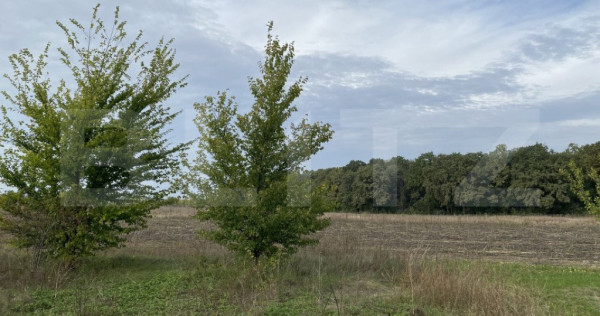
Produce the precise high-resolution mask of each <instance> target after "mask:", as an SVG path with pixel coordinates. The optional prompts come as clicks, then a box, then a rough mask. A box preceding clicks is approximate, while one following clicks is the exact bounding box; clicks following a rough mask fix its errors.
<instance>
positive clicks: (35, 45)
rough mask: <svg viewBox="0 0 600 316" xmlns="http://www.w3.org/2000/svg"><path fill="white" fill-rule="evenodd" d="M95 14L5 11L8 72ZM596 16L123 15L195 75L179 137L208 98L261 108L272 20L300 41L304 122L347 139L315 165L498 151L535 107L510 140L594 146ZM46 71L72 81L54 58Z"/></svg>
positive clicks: (188, 5) (293, 11)
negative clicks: (260, 82) (73, 22)
mask: <svg viewBox="0 0 600 316" xmlns="http://www.w3.org/2000/svg"><path fill="white" fill-rule="evenodd" d="M118 3H119V2H117V1H103V2H102V7H101V15H102V16H103V17H105V19H107V20H109V19H110V18H111V17H112V11H113V8H114V7H115V5H116V4H118ZM91 7H92V6H91V5H90V4H88V3H85V2H80V1H68V2H50V1H46V0H37V1H31V2H27V4H24V3H21V2H10V1H5V2H1V3H0V10H2V12H3V13H4V16H5V18H4V19H3V20H2V22H0V55H2V56H4V57H3V58H1V59H0V70H1V71H0V72H3V73H4V72H9V70H10V69H9V67H8V63H7V60H6V56H7V55H8V54H9V53H14V52H17V51H18V49H20V48H23V47H29V48H30V49H31V50H32V51H33V52H36V53H39V52H41V49H42V48H43V46H44V45H45V43H46V42H47V41H51V42H52V43H53V47H57V46H62V45H64V37H63V35H62V33H61V31H60V30H59V29H58V27H56V26H55V21H56V20H60V21H67V20H68V18H71V17H74V18H76V19H78V20H80V21H82V22H85V21H88V20H89V18H90V15H91ZM31 8H35V10H32V9H31ZM598 12H600V3H598V2H597V1H568V2H566V1H558V0H556V1H544V2H543V3H542V2H539V1H533V0H532V1H518V2H510V3H509V2H501V1H497V2H490V1H486V2H473V1H467V0H451V1H444V2H438V3H435V5H433V4H432V3H431V2H428V3H426V2H415V1H378V2H374V3H373V2H371V3H367V2H363V1H318V0H308V1H302V2H298V1H267V0H258V1H247V2H233V1H230V0H226V1H219V2H214V1H203V0H199V1H193V0H189V1H187V0H185V1H184V0H178V1H157V0H150V1H141V0H135V1H128V2H126V3H123V4H122V8H121V17H122V18H123V19H124V20H127V21H128V30H129V33H130V34H134V33H135V31H137V30H138V29H143V30H144V39H146V40H148V41H149V42H150V44H152V43H156V41H158V39H160V38H161V37H162V36H164V37H165V38H171V37H174V38H175V42H174V44H173V45H174V48H176V49H177V61H178V62H179V63H180V64H181V68H180V71H179V75H181V76H183V75H186V74H189V80H188V82H189V85H188V87H186V88H185V89H183V90H181V91H179V93H178V94H177V95H175V96H174V97H173V98H172V99H171V100H169V104H170V105H172V106H173V108H174V109H176V110H182V111H183V115H182V116H181V117H180V118H179V119H178V121H177V123H176V124H175V125H174V133H173V139H174V140H175V141H184V140H190V139H193V138H194V137H195V136H196V134H197V133H196V132H195V128H194V126H193V124H191V123H190V122H191V119H192V117H193V116H194V115H195V114H194V112H193V110H192V104H193V103H194V102H198V101H202V99H203V97H204V96H205V95H209V94H210V95H214V94H215V93H216V91H217V90H224V89H230V94H232V95H235V96H237V100H238V102H239V104H240V106H241V108H242V110H244V109H247V108H248V107H249V106H250V105H251V104H252V98H251V95H250V93H249V91H248V87H247V77H248V76H256V75H257V74H258V69H257V62H259V61H260V59H261V56H262V50H263V46H264V43H265V40H266V23H267V21H269V20H274V21H275V30H274V33H275V34H278V35H279V37H280V38H281V39H282V40H283V41H295V47H296V53H297V56H296V57H297V58H296V64H295V68H294V70H293V73H292V76H291V77H292V79H295V78H297V77H299V76H308V77H309V82H308V84H307V85H306V87H305V88H306V89H305V91H304V93H303V94H302V96H301V97H300V99H298V102H297V104H298V106H299V109H300V112H299V115H303V114H304V113H306V112H309V113H310V116H311V118H312V119H314V120H321V121H326V122H331V123H332V124H333V127H334V130H335V131H336V134H335V135H334V138H333V140H332V141H331V142H330V143H329V144H327V145H326V147H325V150H324V151H322V152H321V153H319V154H318V155H317V156H316V157H315V159H314V160H313V162H312V167H313V168H318V167H326V166H335V165H343V164H345V163H346V162H347V161H349V160H350V159H362V160H368V159H370V158H371V157H373V156H378V155H381V156H382V157H383V156H386V157H383V158H389V156H391V155H394V154H398V155H404V156H407V157H415V156H418V155H419V154H420V153H422V152H427V151H434V152H454V151H459V152H466V151H487V150H489V149H490V148H493V146H494V144H495V143H497V142H498V141H499V140H500V139H502V137H508V136H507V134H505V133H506V130H507V129H509V128H510V127H511V126H514V125H515V124H516V123H518V122H521V121H519V120H520V119H519V117H520V116H519V115H520V114H522V113H524V112H527V111H533V112H535V113H538V116H537V118H536V119H531V120H530V124H529V126H535V129H536V130H535V131H533V132H531V131H526V130H524V133H525V132H527V133H530V132H531V133H530V135H529V136H527V138H526V139H521V140H520V141H517V140H514V139H513V140H510V139H509V140H510V142H512V143H513V144H518V143H519V142H521V143H531V142H536V141H540V142H544V143H547V144H548V145H550V146H551V147H552V148H557V149H559V148H565V147H566V144H568V143H570V142H577V143H585V142H588V143H589V142H593V141H596V140H597V138H598V136H597V135H600V133H598V132H599V130H598V125H597V124H596V123H597V122H598V120H600V106H598V105H600V75H599V74H600V44H599V43H600V15H599V14H598ZM0 57H1V56H0ZM54 57H56V56H54ZM49 69H50V70H51V74H52V75H54V76H57V74H58V76H57V77H62V76H63V74H66V73H65V72H64V70H60V69H62V68H61V67H60V65H59V64H58V63H56V62H54V63H52V64H51V65H50V68H49ZM61 71H63V72H61ZM2 88H6V82H2V83H0V89H2ZM371 112H372V113H371ZM351 113H355V114H356V113H362V114H360V115H358V114H356V115H355V114H352V115H354V116H355V117H354V118H353V120H356V121H357V122H356V124H355V123H352V122H351V121H349V120H350V119H349V117H348V116H349V115H350V114H351ZM369 113H371V114H369ZM521 123H523V122H521ZM522 125H527V124H525V123H523V124H522ZM390 130H392V131H397V132H394V134H395V135H392V134H390V133H389V131H390ZM381 131H384V132H381ZM377 133H383V134H384V136H385V137H383V136H381V135H379V136H377V135H376V134H377ZM374 135H375V136H374ZM503 135H504V136H503ZM517 136H518V133H517ZM517 138H518V137H517ZM522 138H524V137H522ZM378 139H379V141H378ZM393 143H395V144H393ZM386 144H390V145H389V147H386ZM553 146H555V147H553Z"/></svg>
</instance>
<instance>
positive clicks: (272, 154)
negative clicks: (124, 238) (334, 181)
mask: <svg viewBox="0 0 600 316" xmlns="http://www.w3.org/2000/svg"><path fill="white" fill-rule="evenodd" d="M271 31H272V23H269V25H268V37H267V44H266V46H265V55H266V56H265V59H264V62H263V63H262V64H260V65H259V68H260V72H261V74H262V77H261V78H249V85H250V91H251V92H252V95H253V96H254V104H253V105H252V107H251V109H250V111H249V112H248V113H246V114H238V106H237V104H236V103H235V102H234V98H232V97H228V96H227V93H226V92H219V93H218V95H217V97H216V98H214V97H211V96H209V97H206V100H205V102H204V103H197V104H195V107H196V109H197V111H198V115H197V117H196V120H195V122H196V124H197V126H198V129H199V132H200V142H199V149H200V150H199V152H198V158H197V159H196V161H195V164H194V166H191V168H192V171H195V172H196V173H197V174H203V175H204V177H205V178H202V177H201V176H198V177H194V178H195V179H194V180H193V181H195V182H196V187H198V189H199V192H200V194H199V195H198V196H197V198H199V201H200V203H199V207H200V208H199V212H198V216H199V218H200V219H202V220H208V221H211V222H212V223H214V224H216V226H217V227H218V229H216V230H209V231H202V232H201V235H203V236H204V237H206V238H209V239H211V240H213V241H216V242H218V243H220V244H223V245H225V246H226V247H228V248H229V249H231V250H233V251H235V252H238V253H242V254H248V255H250V256H252V257H253V258H254V260H255V262H257V261H258V259H259V258H260V257H262V256H266V257H270V256H273V255H275V254H277V253H292V252H294V251H295V250H296V248H297V247H298V246H303V245H308V244H311V243H315V242H317V240H315V239H312V238H310V237H308V236H307V235H309V234H311V233H313V232H315V231H318V230H321V229H323V228H325V227H326V226H327V225H328V224H329V222H328V220H326V219H321V218H320V216H321V215H322V214H323V212H324V211H326V210H328V207H327V205H326V203H325V200H324V198H323V196H324V195H323V193H325V192H324V190H322V189H321V188H310V186H309V183H307V180H308V178H307V177H306V176H305V175H301V174H300V172H301V170H302V163H303V162H305V161H306V160H308V159H309V158H310V157H311V156H312V155H314V154H315V153H317V152H318V151H319V150H321V149H322V144H323V143H325V142H327V141H328V140H329V139H331V137H332V134H333V132H332V131H331V127H330V125H329V124H322V123H320V122H317V123H312V124H311V123H309V122H308V120H307V119H306V118H304V119H303V120H301V121H300V122H299V123H298V124H293V123H292V124H290V126H289V131H288V132H287V133H286V125H285V124H286V121H288V119H289V118H290V117H291V115H292V114H293V113H294V112H296V111H297V108H296V106H294V105H293V104H292V103H293V101H294V100H295V99H296V98H297V97H299V96H300V93H301V92H302V89H303V85H304V84H305V82H306V78H300V79H298V80H297V81H295V82H293V83H291V84H289V85H288V83H287V78H288V76H289V74H290V71H291V69H292V65H293V63H294V46H293V44H282V43H280V41H279V38H278V37H274V36H272V35H271ZM192 173H194V172H192ZM205 180H206V181H205Z"/></svg>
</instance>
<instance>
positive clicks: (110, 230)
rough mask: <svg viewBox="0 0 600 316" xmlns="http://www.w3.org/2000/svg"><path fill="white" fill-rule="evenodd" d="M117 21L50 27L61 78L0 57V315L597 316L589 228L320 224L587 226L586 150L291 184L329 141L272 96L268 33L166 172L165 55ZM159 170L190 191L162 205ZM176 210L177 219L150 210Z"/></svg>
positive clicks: (489, 157) (453, 157) (591, 170)
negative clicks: (255, 72)
mask: <svg viewBox="0 0 600 316" xmlns="http://www.w3.org/2000/svg"><path fill="white" fill-rule="evenodd" d="M118 12H119V11H118V8H117V10H116V11H115V18H114V21H113V23H112V25H110V26H108V27H107V26H105V25H104V23H103V21H102V20H101V19H99V18H98V6H96V7H95V8H94V11H93V16H92V21H91V23H90V25H89V27H85V26H84V25H82V24H81V23H79V22H77V21H76V20H71V24H72V26H71V27H70V28H69V27H67V26H65V25H64V24H62V23H58V25H59V27H60V28H61V29H62V30H63V31H64V33H65V35H66V38H67V42H68V46H67V48H59V49H58V51H59V53H60V55H61V56H62V57H61V61H62V64H63V65H64V66H65V67H66V68H67V69H68V70H69V71H70V74H71V75H72V77H71V78H70V79H69V80H60V81H59V82H58V83H53V82H52V80H51V77H50V75H49V74H48V73H46V70H45V69H46V60H47V59H48V56H49V51H50V50H49V45H48V46H46V49H45V50H44V52H43V53H42V54H41V55H40V56H39V57H38V58H36V57H34V55H33V54H32V53H30V52H29V51H28V50H27V49H24V50H22V51H21V52H20V53H18V54H14V55H12V56H10V58H9V60H10V62H11V64H12V68H13V73H12V75H5V77H6V78H7V79H8V80H9V82H10V83H11V84H12V87H13V90H14V91H15V92H14V93H9V92H2V93H3V95H4V97H5V98H6V99H7V101H8V102H9V105H2V106H0V110H1V111H2V114H3V119H2V122H1V123H0V147H1V148H2V152H1V154H2V155H1V156H0V181H1V182H2V183H3V184H5V185H6V186H8V187H9V189H10V190H9V191H8V192H7V193H5V194H2V195H0V228H1V229H2V230H0V314H1V315H4V314H37V315H56V314H61V315H62V314H103V315H104V314H107V315H109V314H110V315H112V314H118V315H120V314H151V315H153V314H202V315H204V314H214V315H223V314H224V315H230V314H249V315H257V314H260V315H307V314H309V315H315V314H323V315H381V314H385V315H411V316H413V315H547V314H553V315H568V314H571V315H594V314H597V312H598V294H597V293H598V291H600V287H599V285H598V284H600V271H598V270H597V269H596V268H592V267H590V265H589V263H590V262H596V261H597V256H595V255H594V253H595V250H596V248H595V245H597V244H598V240H597V237H596V236H598V232H599V228H598V225H597V223H596V222H595V221H594V220H593V219H592V218H591V217H566V216H563V217H552V216H519V217H506V216H435V217H433V216H422V215H404V214H401V215H391V214H367V215H365V214H348V213H346V214H339V213H328V214H325V212H326V211H328V210H330V209H332V207H331V206H335V207H336V208H337V210H338V211H347V210H351V211H355V212H361V211H374V212H395V213H396V212H398V213H405V212H413V213H443V214H457V213H500V214H505V213H534V212H537V213H540V212H541V213H546V214H574V213H579V212H582V210H585V209H587V210H588V211H589V212H590V213H592V214H594V215H596V216H600V176H599V175H598V173H597V171H596V170H599V169H598V168H600V159H598V157H600V156H599V155H600V142H599V143H596V144H592V145H586V146H582V147H579V146H576V145H572V146H570V147H569V149H567V150H566V151H564V152H554V151H552V150H549V149H548V148H547V147H546V146H544V145H542V144H535V145H532V146H527V147H522V148H516V149H513V150H508V149H507V148H506V146H503V145H501V146H498V147H497V148H496V150H494V151H493V152H490V153H487V154H484V153H468V154H458V153H454V154H450V155H444V154H440V155H434V154H433V153H431V152H430V153H425V154H423V155H421V156H419V157H418V158H417V159H415V160H407V159H404V158H402V157H395V158H393V159H391V160H389V161H384V160H382V159H372V160H370V161H369V162H368V163H365V162H362V161H351V162H349V163H348V164H347V165H346V166H344V167H341V168H329V169H323V170H317V171H307V170H304V169H303V163H304V162H305V161H307V160H308V159H309V158H310V157H311V156H313V155H314V154H316V153H317V152H318V151H320V150H321V149H322V148H323V147H322V146H323V144H324V143H326V142H327V141H329V140H330V139H331V137H332V135H333V132H332V130H331V126H330V125H329V124H324V123H321V122H316V123H309V122H308V120H307V119H306V118H304V119H302V120H301V121H300V122H299V123H298V124H292V123H289V121H290V120H291V119H292V118H293V115H294V113H296V112H297V108H296V106H294V105H293V103H294V101H295V100H296V99H297V98H298V97H299V96H300V94H301V92H302V90H303V85H304V84H305V83H306V80H307V79H306V78H300V79H298V80H297V81H295V82H292V83H291V84H290V83H288V77H289V75H290V71H291V69H292V66H293V64H294V46H293V44H286V43H280V41H279V38H278V37H276V36H273V35H271V31H272V23H270V24H269V26H268V37H267V44H266V46H265V59H264V61H263V62H262V63H261V64H260V65H259V68H260V72H261V75H262V76H261V77H260V78H249V85H250V90H251V92H252V95H253V96H254V103H253V104H252V106H251V107H250V111H249V112H248V113H246V114H238V106H237V104H236V103H235V99H234V98H233V97H229V96H228V94H227V92H219V93H218V94H217V96H216V97H211V96H209V97H206V100H205V102H204V103H199V104H195V108H196V110H197V111H198V115H197V117H196V119H195V122H196V124H197V126H198V129H199V132H200V139H199V140H200V141H199V151H198V155H197V159H196V160H195V161H194V162H193V163H189V162H188V161H187V160H185V159H184V160H183V162H180V160H179V158H180V157H184V156H185V155H184V153H183V152H184V150H185V149H186V148H187V146H188V145H189V144H178V145H173V144H170V143H169V142H168V141H167V133H168V124H169V123H170V122H172V121H173V120H174V119H175V117H176V115H177V114H176V113H172V112H171V109H170V108H169V107H168V106H166V105H164V102H166V101H167V100H168V99H169V97H170V96H171V95H172V94H173V93H175V92H176V91H177V90H178V89H179V88H182V87H183V86H185V82H184V81H185V78H183V79H179V80H172V79H171V78H172V77H173V75H174V74H175V72H176V71H177V69H178V64H176V63H175V62H174V55H175V54H174V51H173V50H172V49H171V41H163V40H161V41H160V42H159V43H158V44H157V46H156V47H155V48H152V49H149V48H148V44H147V43H144V42H142V41H141V32H140V33H139V34H138V35H137V36H136V37H135V38H134V39H133V40H132V41H131V42H127V36H126V33H125V22H121V21H120V20H119V14H118ZM136 69H137V70H136ZM133 78H135V79H133ZM54 84H56V86H54ZM54 87H55V88H54ZM180 155H181V156H180ZM180 163H183V164H185V165H186V166H187V167H188V169H189V171H190V173H189V174H187V175H181V173H178V172H177V171H179V170H178V169H179V165H180ZM176 174H177V175H181V177H182V179H183V181H181V180H180V181H178V182H177V184H178V185H181V184H183V183H184V182H187V184H190V183H191V184H193V186H194V189H195V190H190V191H187V192H186V193H188V194H190V196H191V197H190V198H189V199H187V200H176V199H174V198H173V197H172V195H171V193H173V192H174V188H175V187H176V186H175V182H176V181H173V180H172V178H173V175H176ZM311 182H312V184H311ZM315 184H316V185H315ZM179 189H185V186H180V187H179ZM192 192H193V193H192ZM577 198H578V199H580V200H581V202H580V201H578V200H577ZM175 202H177V203H180V204H181V205H194V207H195V208H194V209H191V208H188V207H173V208H160V209H156V208H157V207H159V206H161V205H163V204H165V203H175ZM151 211H152V214H151ZM193 214H195V215H193ZM150 215H154V218H153V219H151V220H148V218H149V217H150ZM192 216H195V217H199V218H200V219H202V220H204V221H191V220H190V218H191V217H192ZM330 224H332V225H331V227H329V229H328V230H325V228H326V227H328V226H329V225H330ZM141 228H148V229H147V230H144V231H139V232H137V234H133V236H131V235H130V236H129V238H128V239H126V238H125V235H126V234H127V233H131V232H133V231H137V230H140V229H141ZM199 230H200V232H201V235H202V236H204V237H207V239H198V238H196V237H197V234H196V232H198V231H199ZM318 240H321V242H320V243H317V241H318ZM557 240H559V241H560V242H557ZM9 241H10V242H12V243H10V242H9ZM125 244H127V246H128V249H127V250H126V251H123V250H122V249H114V248H118V247H119V246H123V245H125ZM301 246H308V247H303V248H301ZM28 250H33V251H28ZM230 250H233V251H234V252H236V253H237V254H241V256H237V257H236V256H232V255H231V253H230V252H229V251H230ZM97 253H101V254H102V256H98V257H94V256H92V255H94V254H97ZM457 254H458V256H460V257H458V258H457V257H453V256H457ZM281 255H285V258H286V259H287V260H280V258H281ZM48 256H49V257H51V258H58V259H59V260H44V259H45V258H47V257H48ZM264 257H267V258H269V259H270V260H259V259H260V258H264ZM466 258H471V260H466ZM484 260H487V261H484ZM28 261H29V262H30V263H32V264H33V267H27V265H26V264H25V263H26V262H28ZM507 261H518V262H520V263H505V262H507ZM75 263H77V264H78V265H77V269H72V268H73V267H74V264H75ZM548 263H551V264H552V265H548Z"/></svg>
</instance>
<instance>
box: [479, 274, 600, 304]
mask: <svg viewBox="0 0 600 316" xmlns="http://www.w3.org/2000/svg"><path fill="white" fill-rule="evenodd" d="M490 268H491V269H493V270H494V271H495V272H496V273H498V276H499V277H500V278H503V279H504V280H508V281H510V282H514V283H515V284H517V285H520V286H527V287H531V288H534V289H536V290H538V291H539V292H540V295H541V297H542V299H543V301H544V302H547V304H548V305H549V309H550V312H551V314H552V315H600V270H599V269H595V268H581V267H564V266H547V265H523V264H514V263H511V264H494V265H490Z"/></svg>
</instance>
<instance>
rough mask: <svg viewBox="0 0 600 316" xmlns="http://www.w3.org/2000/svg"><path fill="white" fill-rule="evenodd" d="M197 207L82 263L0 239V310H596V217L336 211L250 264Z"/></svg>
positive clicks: (165, 216)
mask: <svg viewBox="0 0 600 316" xmlns="http://www.w3.org/2000/svg"><path fill="white" fill-rule="evenodd" d="M194 213H195V211H194V210H192V209H190V208H185V207H163V208H161V209H158V210H155V211H153V212H152V215H153V217H152V218H151V219H150V220H149V222H148V227H147V229H145V230H142V231H138V232H135V233H133V234H131V235H130V236H129V238H128V241H127V243H126V245H125V247H123V248H119V249H111V250H108V251H105V252H102V253H100V254H98V255H97V256H96V257H93V258H90V259H87V260H86V261H84V262H83V263H82V264H81V266H80V267H78V268H77V269H76V270H74V271H65V270H64V269H62V267H61V265H60V263H53V262H50V263H48V265H47V266H46V267H45V268H44V269H42V270H40V271H38V272H36V273H30V272H29V269H28V266H27V264H26V263H27V254H26V253H24V252H23V251H19V250H17V249H14V248H12V247H11V246H10V245H8V244H7V243H5V242H4V241H6V237H7V236H0V314H2V315H5V314H39V315H65V314H67V315H69V314H70V315H125V314H126V315H136V314H140V315H154V314H169V315H207V314H208V315H232V314H244V315H322V314H325V315H600V267H598V265H600V256H599V254H600V251H599V250H600V249H599V246H598V244H599V241H600V224H599V223H597V222H596V221H595V220H594V218H591V217H549V216H421V215H382V214H345V213H330V214H326V216H327V217H329V218H330V219H331V226H330V227H328V228H327V229H326V230H324V231H322V232H319V233H318V237H319V239H320V243H319V244H318V245H316V246H311V247H307V248H304V249H301V250H300V251H299V252H298V253H297V254H296V255H294V256H293V257H291V258H289V259H288V260H285V261H277V260H275V261H264V262H261V264H260V265H258V266H255V265H254V264H253V263H252V260H243V259H239V258H236V257H235V256H233V255H232V254H231V253H229V252H228V251H226V250H225V249H224V248H223V247H221V246H219V245H215V244H213V243H210V242H207V241H203V240H200V239H199V238H198V237H197V233H196V232H197V231H198V230H199V229H201V228H206V227H208V226H207V225H208V224H206V223H202V222H200V221H198V220H197V219H195V218H193V215H194Z"/></svg>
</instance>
